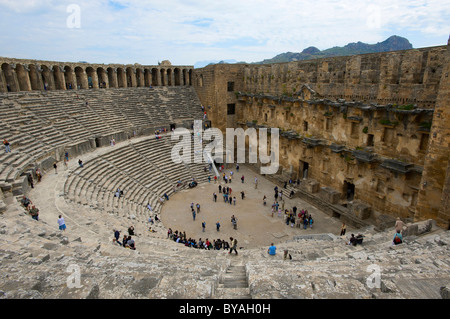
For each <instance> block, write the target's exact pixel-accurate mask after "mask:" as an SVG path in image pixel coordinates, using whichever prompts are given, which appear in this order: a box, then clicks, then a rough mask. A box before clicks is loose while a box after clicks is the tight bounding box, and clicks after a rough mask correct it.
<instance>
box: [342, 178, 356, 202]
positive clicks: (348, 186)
mask: <svg viewBox="0 0 450 319" xmlns="http://www.w3.org/2000/svg"><path fill="white" fill-rule="evenodd" d="M343 191H344V194H345V198H346V199H347V200H348V201H349V202H351V201H352V200H353V198H354V197H355V184H353V183H350V182H347V181H344V187H343Z"/></svg>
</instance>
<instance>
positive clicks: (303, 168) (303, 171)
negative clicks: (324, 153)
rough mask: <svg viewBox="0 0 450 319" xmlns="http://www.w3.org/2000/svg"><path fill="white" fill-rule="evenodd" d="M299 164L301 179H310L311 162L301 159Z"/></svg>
mask: <svg viewBox="0 0 450 319" xmlns="http://www.w3.org/2000/svg"><path fill="white" fill-rule="evenodd" d="M299 164H300V165H299V177H300V178H301V179H308V170H309V163H308V162H304V161H302V160H299Z"/></svg>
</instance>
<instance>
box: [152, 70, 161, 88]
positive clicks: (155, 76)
mask: <svg viewBox="0 0 450 319" xmlns="http://www.w3.org/2000/svg"><path fill="white" fill-rule="evenodd" d="M158 85H160V83H158V69H157V68H153V69H152V86H158Z"/></svg>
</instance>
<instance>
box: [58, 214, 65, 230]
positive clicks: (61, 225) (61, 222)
mask: <svg viewBox="0 0 450 319" xmlns="http://www.w3.org/2000/svg"><path fill="white" fill-rule="evenodd" d="M58 226H59V230H62V231H64V230H66V222H65V221H64V217H62V216H61V215H59V216H58Z"/></svg>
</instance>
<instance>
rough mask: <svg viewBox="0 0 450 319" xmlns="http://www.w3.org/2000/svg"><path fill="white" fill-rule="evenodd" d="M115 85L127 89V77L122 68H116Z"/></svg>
mask: <svg viewBox="0 0 450 319" xmlns="http://www.w3.org/2000/svg"><path fill="white" fill-rule="evenodd" d="M117 84H118V87H120V88H125V87H127V76H126V74H125V71H124V70H123V69H122V68H117Z"/></svg>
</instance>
